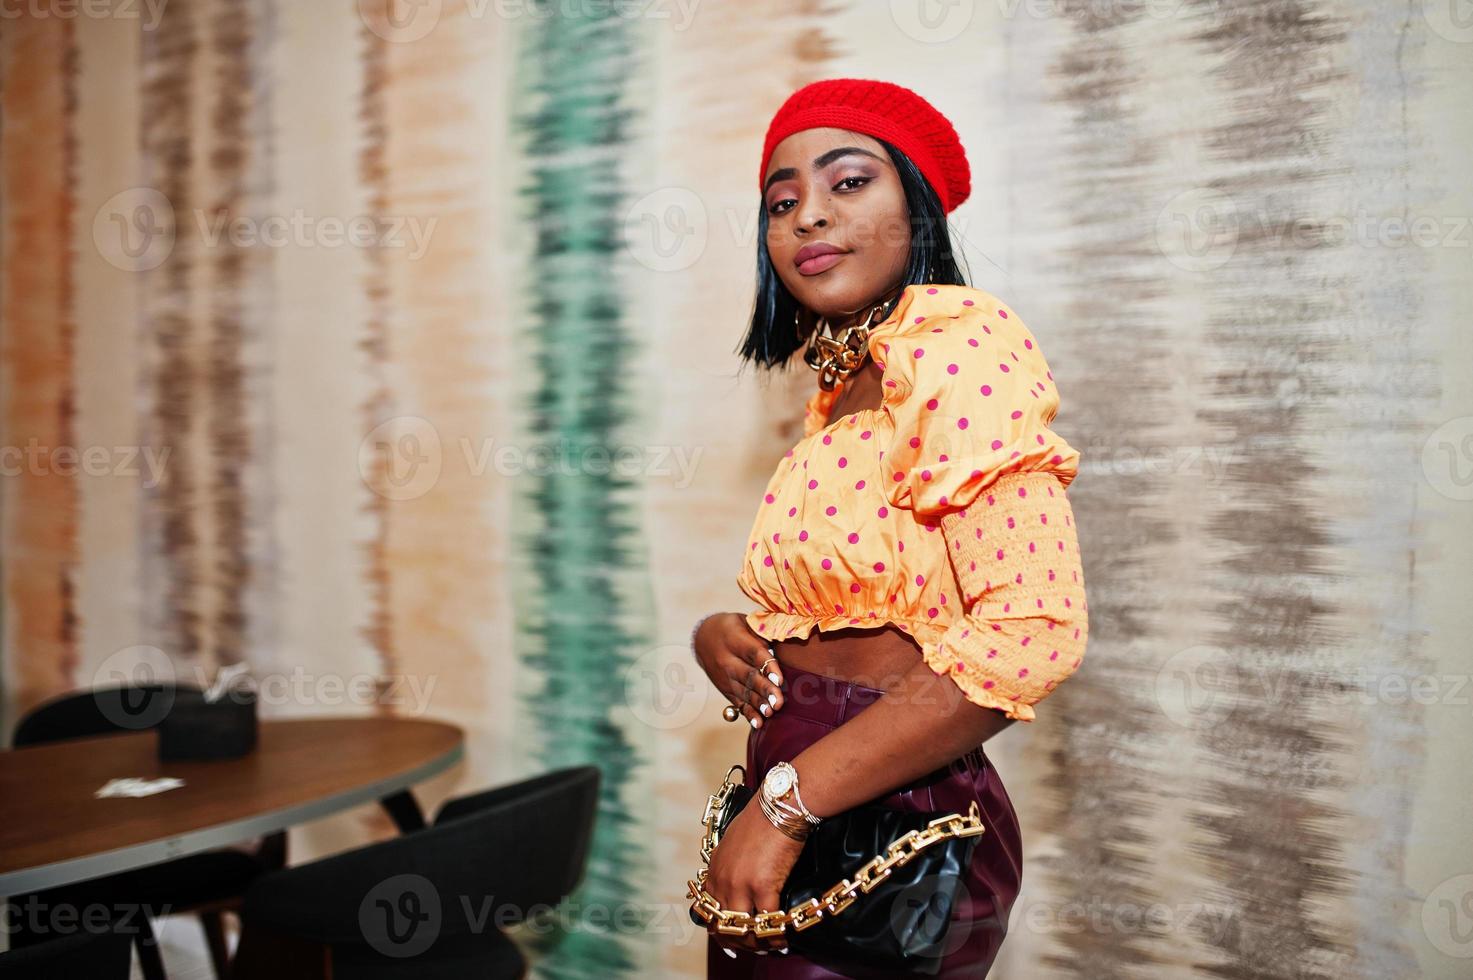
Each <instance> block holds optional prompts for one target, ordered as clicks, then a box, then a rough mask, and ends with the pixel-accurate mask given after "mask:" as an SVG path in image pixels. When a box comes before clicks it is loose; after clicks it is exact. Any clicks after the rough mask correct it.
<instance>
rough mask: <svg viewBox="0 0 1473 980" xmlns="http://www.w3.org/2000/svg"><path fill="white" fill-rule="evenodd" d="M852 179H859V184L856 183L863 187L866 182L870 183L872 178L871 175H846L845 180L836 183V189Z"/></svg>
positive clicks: (857, 185)
mask: <svg viewBox="0 0 1473 980" xmlns="http://www.w3.org/2000/svg"><path fill="white" fill-rule="evenodd" d="M851 180H857V181H859V183H858V184H856V185H854V186H856V187H863V186H864V185H865V184H868V183H869V182H870V178H869V177H845V178H844V179H843V180H841V181H839V182H838V183H837V184H835V185H834V189H835V190H838V189H839V188H841V187H843V186H844V185H845V184H847V183H849V182H850V181H851Z"/></svg>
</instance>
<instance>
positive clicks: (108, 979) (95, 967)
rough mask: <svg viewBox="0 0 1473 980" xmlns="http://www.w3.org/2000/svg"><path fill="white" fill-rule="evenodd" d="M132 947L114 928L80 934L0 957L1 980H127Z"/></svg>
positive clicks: (70, 934)
mask: <svg viewBox="0 0 1473 980" xmlns="http://www.w3.org/2000/svg"><path fill="white" fill-rule="evenodd" d="M130 946H131V943H130V941H129V939H128V936H127V935H126V934H125V933H122V932H119V931H117V930H116V929H114V928H106V929H92V930H78V931H76V932H70V933H68V934H67V935H65V936H59V937H55V938H52V939H48V940H47V941H46V942H44V943H36V944H35V945H34V946H27V947H25V948H24V949H17V950H11V951H10V952H8V953H0V980H64V978H67V977H86V978H87V980H128V971H129V970H130V968H131V967H132V957H131V956H130V955H129V948H130Z"/></svg>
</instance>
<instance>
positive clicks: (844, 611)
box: [737, 285, 1088, 721]
mask: <svg viewBox="0 0 1473 980" xmlns="http://www.w3.org/2000/svg"><path fill="white" fill-rule="evenodd" d="M869 349H870V355H871V357H873V358H874V360H875V362H876V364H878V365H879V367H880V368H881V369H882V370H883V377H882V382H881V384H882V386H883V394H882V398H883V401H882V403H881V405H880V407H879V408H876V409H861V410H860V411H857V412H854V413H852V414H849V415H845V416H842V417H841V418H838V419H835V420H834V421H833V422H832V423H830V422H829V421H828V413H829V411H830V409H831V408H832V406H833V404H834V400H835V399H836V398H838V396H839V394H840V393H841V392H842V390H843V382H840V383H839V385H838V386H836V387H835V389H834V390H833V391H831V392H829V391H824V390H823V389H822V388H819V389H818V390H817V391H816V392H815V393H814V394H813V396H812V397H810V398H809V399H808V402H807V405H806V416H805V421H804V434H803V438H802V439H801V440H799V442H798V443H797V445H795V446H794V447H793V448H792V449H790V450H788V452H787V454H786V455H785V456H784V457H783V458H782V459H781V460H780V461H779V463H778V466H777V469H776V471H775V472H774V473H773V474H772V478H771V479H770V480H769V481H768V483H767V487H766V489H765V490H764V491H763V495H762V499H761V501H760V502H759V504H758V509H757V516H756V519H755V520H754V522H753V524H752V530H751V534H750V535H749V537H748V545H747V550H746V555H745V559H744V561H743V563H742V567H741V571H740V572H739V573H738V575H737V585H738V587H739V588H741V590H742V592H743V593H745V594H746V595H747V596H748V597H749V598H751V599H752V600H753V602H755V603H757V605H758V608H757V609H755V610H753V611H751V612H749V613H747V614H746V621H747V624H748V625H749V626H750V627H751V628H752V629H753V630H755V631H756V632H757V633H758V634H759V635H761V636H763V637H766V638H767V639H769V640H778V639H787V638H790V637H798V638H806V637H807V636H808V635H809V633H810V632H811V631H812V629H813V628H814V627H817V628H818V629H819V630H820V631H831V630H837V629H847V628H853V627H864V626H875V627H878V626H883V625H886V624H894V625H896V626H898V627H900V628H901V629H903V630H905V631H906V632H907V633H909V634H910V635H911V636H912V637H913V638H914V639H915V640H916V642H917V643H918V644H919V645H920V648H921V652H922V656H923V658H924V660H925V662H926V664H927V665H928V666H930V667H931V669H932V670H934V671H935V672H937V673H938V674H944V675H946V676H947V677H949V678H950V679H951V680H953V681H954V682H955V683H956V684H957V686H958V687H959V688H960V689H961V691H962V693H963V694H964V695H965V696H966V698H967V699H968V700H970V701H972V702H973V703H975V704H979V705H982V706H985V707H989V708H996V709H998V710H1001V711H1002V712H1004V713H1005V714H1006V715H1007V716H1008V717H1010V718H1015V719H1018V720H1021V721H1033V720H1034V718H1035V714H1034V710H1033V705H1035V704H1037V703H1038V702H1039V701H1041V700H1042V699H1043V698H1045V697H1047V696H1048V694H1049V693H1050V692H1052V691H1053V690H1054V689H1055V688H1056V687H1057V686H1058V685H1059V684H1060V683H1061V682H1062V681H1063V680H1064V679H1065V678H1067V677H1068V676H1069V675H1070V674H1072V673H1073V672H1074V671H1075V670H1076V669H1077V668H1078V667H1079V664H1080V662H1081V660H1082V659H1083V656H1084V649H1085V644H1086V641H1087V639H1088V622H1087V611H1088V606H1087V604H1086V603H1085V597H1084V576H1083V571H1082V568H1081V564H1080V555H1079V544H1078V540H1077V537H1076V534H1075V527H1074V518H1073V513H1072V511H1071V509H1070V506H1069V500H1068V497H1067V496H1066V494H1065V490H1066V488H1067V487H1068V486H1069V484H1070V483H1072V482H1073V480H1074V477H1075V475H1076V474H1077V472H1078V468H1079V453H1078V452H1077V451H1076V450H1075V449H1074V448H1073V447H1071V446H1070V445H1069V444H1068V443H1067V442H1065V441H1064V439H1063V438H1061V437H1060V436H1059V435H1058V434H1057V433H1055V432H1053V431H1052V430H1051V429H1050V428H1049V426H1050V424H1051V423H1052V422H1053V420H1054V417H1055V415H1056V414H1057V412H1058V410H1059V393H1058V390H1057V388H1056V387H1055V386H1054V383H1053V374H1052V373H1051V372H1050V371H1049V367H1048V364H1047V362H1046V361H1045V360H1044V356H1043V352H1042V351H1041V350H1040V349H1039V346H1038V341H1037V340H1036V339H1035V338H1034V336H1033V334H1032V333H1031V332H1030V331H1029V330H1028V328H1027V326H1025V325H1024V323H1023V321H1022V319H1020V318H1019V317H1018V315H1017V314H1016V313H1015V312H1014V311H1013V310H1012V309H1011V308H1010V307H1008V306H1007V305H1006V304H1004V303H1003V302H1001V301H1000V300H998V299H997V297H995V296H993V295H991V294H990V293H987V292H985V291H983V290H980V289H976V288H973V287H969V286H954V285H911V286H907V287H906V288H905V290H904V291H903V292H902V294H901V298H900V301H899V302H898V303H897V304H896V307H895V310H894V311H893V312H892V314H891V315H890V317H889V319H887V320H886V321H885V322H884V323H882V324H880V325H879V326H878V327H875V328H873V329H872V330H871V331H870V348H869Z"/></svg>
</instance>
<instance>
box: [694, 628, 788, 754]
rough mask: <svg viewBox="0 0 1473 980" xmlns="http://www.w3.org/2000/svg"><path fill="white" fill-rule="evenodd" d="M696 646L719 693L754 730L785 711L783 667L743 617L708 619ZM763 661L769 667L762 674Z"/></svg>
mask: <svg viewBox="0 0 1473 980" xmlns="http://www.w3.org/2000/svg"><path fill="white" fill-rule="evenodd" d="M693 645H694V647H695V657H696V662H697V663H698V664H700V665H701V669H702V670H704V671H705V672H706V676H707V677H709V678H711V683H712V684H714V685H715V686H716V690H718V691H720V692H721V693H722V694H724V695H726V699H727V700H728V701H730V702H731V703H732V704H734V705H736V706H737V707H738V708H740V709H741V712H742V714H743V715H745V716H746V718H747V723H748V724H750V725H751V726H752V727H753V728H761V727H762V719H763V718H765V717H771V716H772V714H773V713H774V712H776V711H778V710H779V709H780V708H782V706H783V693H782V686H781V685H782V666H781V665H780V664H779V663H778V662H777V660H776V659H773V655H772V648H771V647H769V646H768V645H767V641H766V640H764V639H762V637H760V636H758V635H757V634H756V633H754V632H752V629H751V627H749V626H748V625H747V621H746V618H745V617H743V616H742V615H741V614H740V613H715V614H713V615H711V616H708V617H706V619H705V621H704V622H702V623H701V625H700V627H699V628H698V629H697V630H696V633H695V636H694V638H693ZM763 661H768V663H767V665H766V668H765V671H764V672H763V673H760V674H759V673H758V668H759V667H762V665H763Z"/></svg>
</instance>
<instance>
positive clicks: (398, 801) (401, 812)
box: [378, 789, 425, 834]
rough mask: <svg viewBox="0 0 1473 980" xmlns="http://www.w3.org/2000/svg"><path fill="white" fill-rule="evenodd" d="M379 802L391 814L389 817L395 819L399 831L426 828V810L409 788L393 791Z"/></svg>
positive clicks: (413, 830) (409, 832)
mask: <svg viewBox="0 0 1473 980" xmlns="http://www.w3.org/2000/svg"><path fill="white" fill-rule="evenodd" d="M378 802H379V806H382V807H383V808H384V810H385V811H386V812H387V813H388V814H389V819H391V820H393V821H394V826H395V827H397V828H398V829H399V833H401V834H412V833H414V832H415V831H416V830H424V829H425V815H424V811H423V810H421V809H420V808H419V802H418V801H417V800H415V798H414V794H413V793H411V792H409V790H407V789H404V790H400V791H399V792H397V793H391V794H389V795H388V796H385V797H384V798H383V799H381V800H379V801H378Z"/></svg>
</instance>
